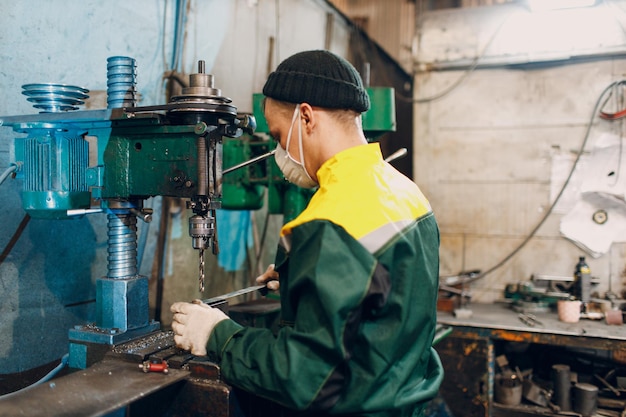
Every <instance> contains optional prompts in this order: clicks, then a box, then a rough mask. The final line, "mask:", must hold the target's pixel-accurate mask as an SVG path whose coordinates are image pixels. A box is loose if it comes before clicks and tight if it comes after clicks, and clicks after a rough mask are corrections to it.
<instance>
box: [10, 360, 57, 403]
mask: <svg viewBox="0 0 626 417" xmlns="http://www.w3.org/2000/svg"><path fill="white" fill-rule="evenodd" d="M68 362H69V354H68V353H66V354H65V355H63V356H62V357H61V362H60V363H59V364H58V365H57V366H56V367H55V368H54V369H52V370H51V371H50V372H48V373H47V374H46V375H44V376H43V377H42V378H41V379H39V380H38V381H36V382H34V383H32V384H30V385H29V386H27V387H24V388H21V389H19V390H17V391H13V392H10V393H8V394H4V395H0V399H4V398H8V397H11V396H13V395H16V394H19V393H21V392H24V391H27V390H29V389H31V388H33V387H35V386H37V385H39V384H42V383H44V382H47V381H49V380H50V379H52V378H53V377H54V376H55V375H56V374H58V373H59V372H60V371H61V370H62V369H63V368H65V367H66V366H67V363H68Z"/></svg>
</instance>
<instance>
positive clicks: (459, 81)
mask: <svg viewBox="0 0 626 417" xmlns="http://www.w3.org/2000/svg"><path fill="white" fill-rule="evenodd" d="M514 14H515V12H511V13H509V14H508V15H507V16H506V17H505V18H504V19H502V22H500V24H499V25H498V27H497V28H496V30H495V31H494V32H493V33H492V34H491V36H490V37H489V40H488V41H487V43H486V44H485V46H483V49H482V51H480V54H478V55H477V56H476V57H475V58H474V60H473V61H472V63H471V64H470V66H469V68H468V69H467V70H466V71H465V72H464V73H463V74H461V76H460V77H459V78H458V79H457V80H456V81H455V82H453V83H452V84H451V85H450V86H448V88H446V89H445V90H443V91H441V92H439V93H437V94H434V95H432V96H430V97H424V98H415V99H409V98H406V97H402V99H403V100H407V101H412V102H414V103H428V102H430V101H435V100H438V99H440V98H442V97H444V96H446V95H448V94H450V93H451V92H452V91H454V90H455V89H456V88H457V87H458V86H460V85H461V84H462V83H463V82H464V81H465V80H466V79H467V78H468V77H469V76H470V74H472V73H473V72H474V71H475V70H476V68H477V67H478V63H479V62H480V61H481V60H482V59H483V58H484V57H485V54H486V53H487V50H488V49H489V47H490V46H491V44H492V43H493V41H494V40H495V39H496V38H497V36H498V34H499V33H500V30H501V29H502V28H503V27H504V24H505V23H506V22H508V21H509V19H510V18H511V16H513V15H514Z"/></svg>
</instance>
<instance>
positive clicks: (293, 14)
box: [0, 0, 349, 391]
mask: <svg viewBox="0 0 626 417" xmlns="http://www.w3.org/2000/svg"><path fill="white" fill-rule="evenodd" d="M0 8H1V9H2V12H3V16H4V18H3V24H2V25H1V26H0V90H1V91H2V100H1V101H0V115H20V114H32V113H36V112H37V110H36V109H34V108H33V107H32V105H31V103H29V102H28V101H27V100H26V97H25V96H23V95H22V94H21V86H22V85H23V84H27V83H64V84H71V85H78V86H82V87H85V88H88V89H89V90H90V91H91V92H90V96H91V98H90V99H89V100H88V101H87V103H86V104H85V106H84V109H97V108H104V107H105V106H106V104H105V102H106V94H105V90H106V62H107V61H106V60H107V58H108V57H110V56H118V55H121V56H130V57H133V58H135V59H136V60H137V72H138V75H137V84H138V85H137V89H138V91H139V93H140V94H141V100H140V102H139V103H138V105H152V104H164V103H165V88H164V87H165V82H164V77H163V76H164V74H166V73H168V72H170V71H172V70H175V71H177V72H179V73H191V72H196V65H197V61H198V60H200V59H202V60H205V61H206V68H207V72H210V73H213V74H214V76H215V83H216V87H217V88H220V89H221V90H222V93H223V94H224V95H225V96H227V97H230V98H232V99H233V103H234V104H235V105H236V106H237V107H238V109H239V111H240V112H251V111H252V93H253V92H258V91H260V90H261V88H262V85H263V82H264V80H265V78H266V76H267V73H268V71H270V70H272V69H274V68H275V66H276V65H277V64H278V63H279V62H280V61H281V60H282V59H284V58H286V57H287V56H289V55H291V54H292V53H294V52H297V51H299V50H305V49H315V48H327V49H330V50H332V51H334V52H336V53H338V54H340V55H344V56H345V55H346V54H347V49H348V43H349V42H348V41H349V27H348V26H347V25H346V24H345V22H344V21H343V20H342V19H341V18H340V17H339V16H337V18H336V19H329V14H330V15H332V14H333V13H336V12H335V11H334V9H332V8H331V7H329V6H328V5H327V3H326V2H324V1H321V0H306V1H302V0H281V1H280V2H276V1H262V0H257V1H254V0H253V1H250V0H230V1H223V0H212V1H210V0H189V1H164V0H135V1H132V2H127V1H121V0H112V1H107V2H102V1H97V0H87V1H83V0H80V1H79V0H73V1H65V0H35V1H28V2H25V1H24V2H14V1H9V0H0ZM181 8H182V11H183V12H182V13H178V15H177V10H179V11H180V10H181ZM177 16H180V17H181V19H180V20H179V23H178V24H177V23H176V21H177V19H176V17H177ZM328 22H331V23H330V24H331V26H332V27H330V28H329V27H328ZM181 28H182V29H181ZM179 29H180V30H179ZM183 29H184V30H183ZM329 34H330V36H329ZM12 138H13V133H12V132H11V130H10V129H9V128H0V170H1V171H4V170H5V169H6V168H7V167H8V166H9V164H10V163H11V162H14V161H13V148H12V143H13V141H12ZM170 203H171V204H170ZM146 205H147V206H149V207H150V206H151V207H153V208H154V210H155V216H154V220H153V222H152V224H150V225H146V224H139V231H138V235H139V236H140V248H139V249H140V252H141V253H142V254H143V255H142V257H141V259H140V266H141V267H140V273H141V274H143V275H146V276H148V277H151V282H150V285H151V286H152V288H151V290H154V287H155V286H156V283H155V282H154V279H155V271H156V270H157V269H158V266H159V265H157V264H156V262H157V258H156V257H155V251H156V249H155V245H156V243H155V242H156V241H157V235H158V226H159V223H160V220H161V219H160V215H161V214H162V212H161V208H162V206H161V199H160V198H151V199H149V200H148V201H147V202H146ZM0 211H1V212H2V216H3V220H2V222H0V251H2V250H5V248H7V249H10V250H7V251H6V255H7V256H6V257H4V258H3V259H2V261H1V262H0V298H1V299H2V302H1V303H0V334H1V335H2V337H1V338H0V388H2V386H3V384H4V383H6V382H7V381H9V380H15V379H16V378H15V375H17V374H18V373H20V372H24V371H26V370H29V369H31V368H33V367H36V366H39V365H43V364H48V363H50V362H52V361H55V360H57V359H58V358H60V357H61V356H62V355H63V354H65V353H66V352H67V350H68V341H67V336H68V329H69V328H70V327H72V326H73V325H76V324H84V323H87V322H90V321H93V315H94V298H95V290H94V285H93V284H94V282H95V279H96V278H97V277H100V276H103V275H105V274H106V256H107V254H106V239H107V236H106V219H105V218H104V217H105V216H104V215H101V214H94V215H89V216H85V217H83V218H80V219H75V220H63V221H60V220H42V219H31V220H30V221H28V222H26V221H25V217H24V215H25V213H24V210H23V209H22V208H21V204H20V184H19V180H17V181H16V180H12V179H8V180H6V181H5V182H4V183H3V184H2V185H1V186H0ZM165 214H166V215H167V216H168V219H169V222H168V229H167V245H166V247H165V256H164V260H163V262H164V263H163V264H162V265H163V270H164V273H163V276H162V277H161V278H162V279H163V280H164V281H165V288H166V292H165V296H164V299H163V305H162V306H161V307H162V308H163V317H161V318H162V319H163V321H164V322H166V323H167V322H169V316H168V315H169V311H168V307H169V303H171V302H173V301H178V300H191V299H193V298H198V297H201V298H208V297H209V296H213V295H217V294H221V293H223V292H226V291H228V290H230V289H234V288H241V287H242V286H244V285H245V284H247V283H248V282H249V280H250V278H251V276H252V275H254V274H255V273H256V271H254V270H253V269H254V268H253V266H251V264H250V262H249V260H245V259H244V262H247V263H246V264H245V265H237V267H238V269H237V270H234V271H233V270H226V269H225V268H224V267H223V265H221V264H218V261H217V259H215V258H211V259H208V260H207V263H208V264H209V266H208V274H207V276H208V280H209V283H208V285H207V291H206V293H205V294H199V293H198V290H197V274H198V258H197V252H195V251H194V250H193V249H191V242H190V238H189V236H188V235H187V219H186V209H185V208H184V205H181V204H180V202H178V201H175V202H168V205H167V207H166V211H165ZM220 216H222V219H225V220H224V222H222V223H224V224H225V225H226V226H233V225H237V224H240V223H241V222H244V223H245V225H246V227H248V229H246V231H245V233H244V234H243V238H241V239H239V240H238V241H237V242H238V243H239V247H238V248H236V249H237V250H240V251H243V252H244V258H245V257H246V256H247V253H246V252H247V251H253V249H252V248H251V246H252V245H253V243H254V241H255V240H254V238H253V237H254V235H256V234H255V233H253V232H254V231H255V230H256V228H257V227H258V228H262V226H263V222H264V221H265V220H266V216H265V214H264V213H263V212H259V213H254V215H253V216H250V213H240V216H230V215H226V214H220V215H218V225H219V223H220ZM246 216H248V217H247V218H246ZM242 219H244V220H242ZM23 220H24V223H23V224H22V226H23V227H20V226H19V225H20V222H21V221H23ZM270 221H271V222H272V224H271V225H270V228H269V229H270V232H269V233H271V232H272V231H275V230H276V229H277V227H279V226H280V224H281V220H280V219H270ZM218 227H219V226H218ZM13 237H14V239H13V240H14V244H13V242H12V238H13ZM141 242H145V243H141ZM273 242H275V241H272V239H271V238H270V239H268V240H267V246H268V248H270V249H268V250H266V251H265V252H264V254H263V258H262V261H263V262H264V263H266V262H269V261H270V260H271V259H272V257H273V254H274V249H273V247H272V244H273ZM153 307H154V300H153ZM18 379H19V378H18ZM26 380H27V378H25V377H24V378H23V379H22V381H21V382H24V381H26ZM0 391H1V390H0Z"/></svg>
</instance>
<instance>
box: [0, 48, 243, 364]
mask: <svg viewBox="0 0 626 417" xmlns="http://www.w3.org/2000/svg"><path fill="white" fill-rule="evenodd" d="M135 85H136V64H135V60H134V59H132V58H129V57H111V58H109V59H108V60H107V109H103V110H88V111H76V110H77V107H76V105H77V104H80V103H82V100H83V99H84V98H86V96H87V92H88V90H86V89H84V88H81V87H75V86H67V85H60V84H29V85H26V86H24V87H23V89H24V90H23V93H24V94H25V95H27V96H28V97H29V101H31V102H35V103H36V104H35V107H36V108H38V109H42V110H43V111H42V112H41V113H39V114H32V115H21V116H6V117H0V125H2V126H9V127H11V128H12V129H13V131H14V132H16V133H19V134H26V136H25V137H16V138H15V140H14V144H15V157H16V161H15V162H16V164H17V165H18V166H19V167H20V170H19V171H18V172H17V177H18V178H21V179H23V190H22V202H23V207H24V209H25V210H26V211H27V212H28V213H29V214H30V215H31V217H35V218H48V219H67V218H71V217H73V216H76V215H84V214H90V213H106V215H107V222H108V240H107V252H108V257H107V261H108V265H107V275H106V276H104V277H101V278H99V279H97V281H96V321H95V323H91V324H88V325H81V326H76V327H75V328H73V329H70V331H69V338H70V359H69V363H70V366H71V367H73V368H85V367H87V366H89V365H90V364H92V363H94V362H96V361H98V360H99V359H100V358H101V357H102V356H103V355H104V353H105V352H106V351H108V350H109V349H110V346H112V345H117V344H119V343H124V342H127V341H129V340H133V339H136V338H139V337H142V336H145V335H149V334H151V333H153V332H155V331H157V330H158V329H159V327H160V324H159V323H158V322H154V321H151V320H150V319H149V305H148V279H147V277H144V276H141V275H139V274H138V270H137V233H136V232H137V219H138V218H139V219H141V220H142V221H150V220H151V211H150V210H149V209H145V208H144V207H143V202H144V200H145V199H147V198H149V197H152V196H159V195H160V196H171V197H180V198H186V199H188V204H187V207H188V209H190V210H192V212H193V216H191V217H190V219H189V234H190V236H191V240H192V246H193V247H194V248H195V249H198V250H199V274H198V275H199V277H198V280H199V288H200V291H202V290H203V289H204V280H205V277H204V251H205V250H207V249H211V250H212V251H213V252H217V250H218V244H217V236H216V234H215V210H216V209H218V208H220V206H221V182H222V139H223V137H229V138H237V137H239V136H240V135H241V134H242V133H243V132H244V131H246V132H249V133H252V132H253V130H254V127H255V122H254V118H253V117H251V116H247V115H243V116H240V115H238V113H237V108H236V107H235V106H234V105H233V104H232V103H231V100H230V99H228V98H226V97H224V96H223V95H222V93H221V91H220V90H219V89H217V88H215V85H214V79H213V76H212V75H211V74H207V73H206V72H205V66H204V62H203V61H199V63H198V72H197V73H195V74H191V75H190V76H189V85H188V86H187V87H185V88H183V89H182V92H181V94H180V95H178V96H174V97H172V98H171V100H170V101H169V102H168V103H167V104H164V105H155V106H144V107H137V106H136V100H135V97H136V87H135Z"/></svg>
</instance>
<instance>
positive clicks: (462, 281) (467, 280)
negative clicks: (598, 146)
mask: <svg viewBox="0 0 626 417" xmlns="http://www.w3.org/2000/svg"><path fill="white" fill-rule="evenodd" d="M625 84H626V80H621V81H615V82H613V83H611V84H610V85H609V86H608V87H606V88H605V89H604V91H602V94H600V97H599V98H598V100H597V101H596V104H595V106H594V108H593V112H592V114H591V119H590V120H589V123H588V125H587V130H586V132H585V136H584V139H583V142H582V144H581V145H580V149H579V150H578V153H577V154H576V159H575V160H574V164H573V165H572V169H571V170H570V172H569V174H568V175H567V178H566V179H565V182H564V183H563V186H562V187H561V190H560V191H559V193H558V194H557V196H556V198H555V199H554V201H553V202H552V204H551V205H550V207H549V208H548V210H547V211H546V214H545V215H544V216H543V218H542V219H541V220H540V221H539V223H537V225H536V226H535V227H534V229H533V230H532V231H531V232H530V234H528V236H526V238H525V239H524V240H523V241H522V242H521V243H520V244H519V245H518V246H517V248H515V249H514V250H513V251H512V252H511V253H509V254H508V255H507V256H505V257H504V258H503V259H502V260H501V261H500V262H498V263H496V264H495V265H494V266H492V267H491V268H489V269H488V270H486V271H485V272H479V273H477V274H475V275H473V276H471V277H468V278H465V279H460V280H459V281H458V282H446V284H447V285H456V284H464V285H465V284H469V283H471V282H474V281H476V280H479V279H481V278H483V277H485V276H486V275H488V274H490V273H492V272H493V271H495V270H497V269H498V268H500V267H502V266H503V265H504V264H505V263H506V262H508V261H509V260H510V259H511V258H513V256H515V255H516V254H517V253H518V252H519V251H520V250H521V249H522V248H523V247H524V246H526V244H527V243H528V242H529V241H530V239H532V238H533V237H534V236H535V234H536V233H537V231H538V230H539V228H540V227H541V226H542V225H543V224H544V223H545V221H546V220H547V219H548V217H549V216H550V214H552V211H553V210H554V207H556V204H557V203H558V201H559V200H560V198H561V196H562V195H563V192H564V191H565V189H566V188H567V185H568V184H569V182H570V180H571V178H572V176H573V175H574V171H575V170H576V167H577V166H578V163H579V161H580V158H581V157H582V155H583V153H584V150H585V147H586V146H587V141H588V139H589V134H590V133H591V128H592V127H593V120H594V118H595V117H596V115H597V114H598V112H599V110H600V109H601V107H602V106H603V104H604V103H606V100H605V101H603V98H604V96H605V94H606V93H607V92H610V91H611V90H612V89H613V88H614V87H616V86H619V85H625ZM609 97H610V96H609ZM607 100H608V98H607ZM448 278H457V279H458V278H461V277H460V276H454V277H448Z"/></svg>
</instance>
